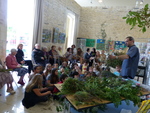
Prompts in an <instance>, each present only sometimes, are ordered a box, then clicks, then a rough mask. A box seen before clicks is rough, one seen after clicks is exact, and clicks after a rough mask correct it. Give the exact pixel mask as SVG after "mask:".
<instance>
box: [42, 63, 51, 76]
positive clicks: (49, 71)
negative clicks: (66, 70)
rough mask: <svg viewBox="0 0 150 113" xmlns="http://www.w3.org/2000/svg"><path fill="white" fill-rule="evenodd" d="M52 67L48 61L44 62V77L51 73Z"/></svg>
mask: <svg viewBox="0 0 150 113" xmlns="http://www.w3.org/2000/svg"><path fill="white" fill-rule="evenodd" d="M52 68H53V67H52V65H51V64H50V63H48V64H46V67H45V69H44V71H43V73H44V76H45V77H47V76H48V75H49V74H51V71H52Z"/></svg>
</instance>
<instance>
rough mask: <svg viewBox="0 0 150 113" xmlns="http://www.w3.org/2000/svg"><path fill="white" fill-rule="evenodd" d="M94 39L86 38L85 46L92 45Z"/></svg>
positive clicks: (93, 44)
mask: <svg viewBox="0 0 150 113" xmlns="http://www.w3.org/2000/svg"><path fill="white" fill-rule="evenodd" d="M94 46H95V39H86V47H94Z"/></svg>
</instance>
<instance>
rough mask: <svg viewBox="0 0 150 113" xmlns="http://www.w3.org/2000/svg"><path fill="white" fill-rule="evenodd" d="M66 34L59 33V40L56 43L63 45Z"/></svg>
mask: <svg viewBox="0 0 150 113" xmlns="http://www.w3.org/2000/svg"><path fill="white" fill-rule="evenodd" d="M65 38H66V34H65V33H59V40H58V43H65Z"/></svg>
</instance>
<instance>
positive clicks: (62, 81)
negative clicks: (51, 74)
mask: <svg viewBox="0 0 150 113" xmlns="http://www.w3.org/2000/svg"><path fill="white" fill-rule="evenodd" d="M67 78H68V76H67V75H66V74H62V75H61V76H60V81H59V82H58V84H61V83H64V81H65V80H66V79H67Z"/></svg>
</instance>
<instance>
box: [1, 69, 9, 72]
mask: <svg viewBox="0 0 150 113" xmlns="http://www.w3.org/2000/svg"><path fill="white" fill-rule="evenodd" d="M9 71H12V69H0V72H9Z"/></svg>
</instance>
